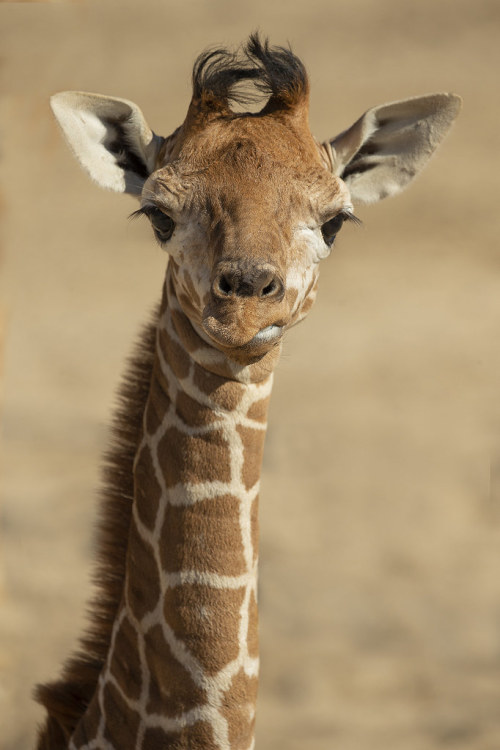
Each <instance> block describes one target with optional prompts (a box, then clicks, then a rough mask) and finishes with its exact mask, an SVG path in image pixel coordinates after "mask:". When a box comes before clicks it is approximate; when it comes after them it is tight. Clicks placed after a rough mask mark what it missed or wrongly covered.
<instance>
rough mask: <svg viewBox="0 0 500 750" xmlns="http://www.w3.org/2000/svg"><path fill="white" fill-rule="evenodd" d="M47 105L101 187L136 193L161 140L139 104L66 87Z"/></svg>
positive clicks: (149, 167) (147, 174)
mask: <svg viewBox="0 0 500 750" xmlns="http://www.w3.org/2000/svg"><path fill="white" fill-rule="evenodd" d="M50 104H51V107H52V111H53V112H54V115H55V116H56V119H57V121H58V122H59V125H60V126H61V128H62V131H63V133H64V135H65V136H66V140H67V141H68V143H69V145H70V146H71V149H72V150H73V152H74V154H75V156H76V158H77V159H78V161H79V162H80V164H81V165H82V167H83V168H84V169H85V170H86V171H87V172H88V173H89V175H90V176H91V177H92V179H93V180H95V181H96V182H97V183H98V185H101V187H104V188H108V189H109V190H116V191H117V192H121V193H131V194H132V195H139V194H140V192H141V190H142V186H143V184H144V182H145V181H146V179H147V178H148V177H149V175H150V174H151V172H152V171H153V170H154V168H155V163H156V157H157V155H158V151H159V150H160V148H161V145H162V143H163V140H164V139H163V138H161V137H160V136H157V135H156V134H155V133H153V131H152V130H151V129H150V128H149V126H148V125H147V123H146V120H145V119H144V115H143V114H142V112H141V110H140V109H139V107H137V105H136V104H134V103H133V102H129V101H127V100H126V99H116V98H114V97H110V96H101V95H100V94H87V93H83V92H81V91H64V92H62V93H60V94H55V95H54V96H53V97H51V100H50Z"/></svg>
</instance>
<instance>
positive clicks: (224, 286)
mask: <svg viewBox="0 0 500 750" xmlns="http://www.w3.org/2000/svg"><path fill="white" fill-rule="evenodd" d="M217 289H218V291H219V292H221V293H222V294H224V295H229V294H231V292H232V291H233V287H232V285H231V282H230V281H229V279H228V278H227V276H226V275H225V274H221V275H220V276H219V278H218V279H217Z"/></svg>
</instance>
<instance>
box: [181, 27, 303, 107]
mask: <svg viewBox="0 0 500 750" xmlns="http://www.w3.org/2000/svg"><path fill="white" fill-rule="evenodd" d="M249 83H250V84H253V88H254V91H253V93H250V92H249V91H248V90H247V89H248V86H247V89H245V84H249ZM308 93H309V82H308V78H307V73H306V70H305V67H304V65H303V63H302V62H301V60H299V58H298V57H296V55H294V54H293V52H292V51H291V49H289V48H286V47H277V46H274V47H271V46H270V45H269V41H268V40H267V39H265V40H264V41H261V39H260V37H259V35H258V34H257V33H255V34H252V35H251V36H250V38H249V40H248V42H247V44H246V45H245V46H244V47H243V48H242V49H240V50H237V51H236V52H231V51H229V50H227V49H212V50H207V51H206V52H204V53H202V54H201V55H200V56H199V57H198V59H197V60H196V62H195V65H194V68H193V101H194V102H196V103H197V104H198V106H201V108H202V109H208V110H210V109H211V110H228V109H230V105H231V104H238V105H243V106H245V105H249V104H251V103H253V102H255V101H256V100H257V99H260V98H262V97H266V98H267V99H268V101H267V103H266V105H265V106H264V107H263V109H262V110H261V112H265V111H270V110H272V109H287V108H292V107H294V106H296V105H298V104H300V103H301V102H302V101H304V100H305V99H307V96H308Z"/></svg>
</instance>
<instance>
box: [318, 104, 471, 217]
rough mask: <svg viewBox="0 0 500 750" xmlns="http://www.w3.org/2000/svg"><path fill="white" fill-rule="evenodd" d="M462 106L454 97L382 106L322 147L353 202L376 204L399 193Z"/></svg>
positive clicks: (444, 133) (430, 152)
mask: <svg viewBox="0 0 500 750" xmlns="http://www.w3.org/2000/svg"><path fill="white" fill-rule="evenodd" d="M461 104H462V100H461V98H460V97H459V96H457V95H456V94H429V95H428V96H421V97H416V98H414V99H406V100H403V101H400V102H392V103H391V104H383V105H382V106H380V107H374V108H373V109H369V110H368V112H365V114H364V115H362V117H360V118H359V120H357V122H355V123H354V125H352V126H351V127H350V128H348V129H347V130H345V131H344V132H343V133H341V134H340V135H338V136H337V137H336V138H334V139H333V140H332V141H330V143H329V144H325V147H326V149H327V151H328V150H329V147H331V154H330V156H331V162H332V169H333V171H334V173H335V174H336V175H338V176H339V177H341V178H342V179H343V180H344V182H345V183H346V184H347V186H348V188H349V190H350V192H351V196H352V199H353V201H355V202H359V203H375V202H376V201H379V200H382V198H386V197H387V196H389V195H396V193H399V192H400V191H401V190H403V189H404V188H405V187H406V185H407V184H408V183H409V182H411V180H412V179H413V178H414V177H415V176H416V175H417V174H418V173H419V172H420V170H421V169H422V168H423V167H424V166H425V164H426V163H427V161H428V160H429V158H430V157H431V156H432V154H433V153H434V151H435V150H436V148H437V147H438V146H439V144H440V143H441V141H442V140H443V138H444V137H445V135H446V134H447V132H448V130H449V129H450V127H451V125H452V123H453V121H454V120H455V118H456V116H457V115H458V113H459V111H460V107H461Z"/></svg>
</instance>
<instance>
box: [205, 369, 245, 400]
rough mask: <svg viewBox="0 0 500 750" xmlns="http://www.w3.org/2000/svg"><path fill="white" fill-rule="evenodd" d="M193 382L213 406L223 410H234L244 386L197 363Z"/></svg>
mask: <svg viewBox="0 0 500 750" xmlns="http://www.w3.org/2000/svg"><path fill="white" fill-rule="evenodd" d="M193 382H194V384H195V386H196V387H197V388H199V390H200V391H202V392H203V393H205V394H206V395H207V396H209V397H210V399H211V401H212V402H213V403H214V405H215V406H218V407H219V408H221V409H224V410H225V411H234V410H235V409H236V407H237V406H238V404H239V403H240V401H241V398H242V396H243V393H244V387H243V386H242V385H241V384H240V383H235V382H234V381H228V380H227V378H226V377H224V376H221V375H215V374H214V373H212V372H208V370H205V369H204V368H203V367H200V366H199V365H195V368H194V375H193Z"/></svg>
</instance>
